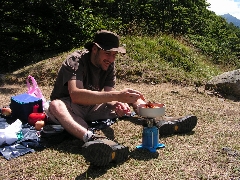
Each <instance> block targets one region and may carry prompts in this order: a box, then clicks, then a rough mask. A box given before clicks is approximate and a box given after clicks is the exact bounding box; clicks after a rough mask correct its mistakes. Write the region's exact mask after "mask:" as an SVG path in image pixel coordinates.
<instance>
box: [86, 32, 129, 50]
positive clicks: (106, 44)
mask: <svg viewBox="0 0 240 180" xmlns="http://www.w3.org/2000/svg"><path fill="white" fill-rule="evenodd" d="M119 39H120V37H119V36H118V35H117V34H115V33H113V32H111V31H107V30H101V31H97V32H96V34H95V37H94V40H93V42H88V43H87V44H85V48H86V49H88V50H90V49H91V48H92V46H93V45H94V44H95V45H97V46H98V47H99V48H100V49H102V50H105V51H116V52H119V53H126V49H125V48H124V47H120V46H119Z"/></svg>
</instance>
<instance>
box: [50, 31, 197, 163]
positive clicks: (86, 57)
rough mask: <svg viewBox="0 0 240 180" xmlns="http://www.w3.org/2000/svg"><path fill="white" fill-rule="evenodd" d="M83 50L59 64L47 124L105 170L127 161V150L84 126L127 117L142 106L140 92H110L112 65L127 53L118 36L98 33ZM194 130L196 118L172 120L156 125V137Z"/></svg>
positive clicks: (112, 80)
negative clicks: (57, 128)
mask: <svg viewBox="0 0 240 180" xmlns="http://www.w3.org/2000/svg"><path fill="white" fill-rule="evenodd" d="M85 48H86V49H83V50H81V51H75V52H73V53H72V54H70V55H69V56H68V57H67V58H66V60H65V61H64V62H63V63H62V66H61V68H60V70H59V73H58V76H57V79H56V82H55V85H54V89H53V91H52V94H51V103H50V106H49V114H48V115H49V117H50V119H51V120H52V121H53V122H55V123H58V124H61V125H62V126H63V127H64V128H65V130H66V131H68V132H69V133H70V134H72V135H74V136H75V137H77V138H79V139H81V140H83V141H84V142H85V144H84V146H83V148H84V149H83V156H84V157H85V158H86V160H87V161H90V162H91V163H92V164H94V165H98V166H105V165H107V164H108V163H109V162H111V161H115V162H121V161H124V160H125V159H126V158H127V157H128V148H127V147H124V146H123V145H119V144H117V143H116V142H114V141H111V140H108V139H106V138H102V137H101V138H99V137H98V136H97V135H96V134H94V133H93V132H92V131H90V130H89V127H88V123H87V122H88V121H96V120H99V119H112V118H116V117H122V116H126V115H130V114H131V111H130V106H132V107H133V109H134V111H135V112H136V113H137V106H138V105H139V104H145V103H146V102H145V99H144V96H143V94H142V93H141V92H139V91H137V90H134V89H131V88H126V89H123V90H121V91H116V90H114V86H115V81H116V76H115V66H114V61H115V58H116V55H117V53H126V50H125V48H123V47H120V46H119V36H118V35H117V34H115V33H113V32H110V31H106V30H101V31H98V32H97V33H96V34H95V38H94V40H93V41H92V42H89V43H87V44H86V45H85ZM196 124H197V118H196V116H185V117H181V118H170V119H169V121H168V120H167V121H160V122H159V123H158V124H157V126H158V127H159V133H160V134H164V135H167V134H173V133H186V132H189V131H191V130H192V129H193V128H194V127H195V126H196Z"/></svg>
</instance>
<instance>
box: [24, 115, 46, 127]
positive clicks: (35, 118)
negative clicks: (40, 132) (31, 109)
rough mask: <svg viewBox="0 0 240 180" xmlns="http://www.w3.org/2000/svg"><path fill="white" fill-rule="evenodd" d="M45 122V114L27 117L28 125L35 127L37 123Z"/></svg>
mask: <svg viewBox="0 0 240 180" xmlns="http://www.w3.org/2000/svg"><path fill="white" fill-rule="evenodd" d="M40 120H42V121H45V120H46V114H45V113H31V114H30V115H29V116H28V124H30V125H32V126H35V123H36V122H37V121H40Z"/></svg>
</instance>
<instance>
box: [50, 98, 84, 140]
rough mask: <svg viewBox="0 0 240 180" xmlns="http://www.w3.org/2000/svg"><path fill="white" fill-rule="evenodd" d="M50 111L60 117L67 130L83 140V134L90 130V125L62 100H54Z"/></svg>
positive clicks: (57, 117) (60, 121) (59, 119)
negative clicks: (71, 110) (70, 109)
mask: <svg viewBox="0 0 240 180" xmlns="http://www.w3.org/2000/svg"><path fill="white" fill-rule="evenodd" d="M49 111H50V112H51V114H52V115H53V116H54V117H55V118H56V119H58V121H59V123H60V124H61V125H62V126H63V128H64V129H66V131H68V132H69V133H70V134H72V135H74V136H75V137H77V138H79V139H81V140H83V136H84V135H85V134H86V133H87V131H88V130H87V128H88V125H87V123H86V122H85V121H84V120H83V119H82V118H81V117H79V116H77V115H75V114H74V113H72V112H69V111H68V109H67V107H66V105H65V104H64V103H63V102H62V101H61V100H54V101H52V102H51V103H50V106H49Z"/></svg>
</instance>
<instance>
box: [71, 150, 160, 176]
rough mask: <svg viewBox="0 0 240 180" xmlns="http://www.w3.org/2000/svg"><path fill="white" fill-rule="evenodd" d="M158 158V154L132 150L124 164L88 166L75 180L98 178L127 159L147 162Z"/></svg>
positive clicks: (112, 163)
mask: <svg viewBox="0 0 240 180" xmlns="http://www.w3.org/2000/svg"><path fill="white" fill-rule="evenodd" d="M158 156H159V153H158V152H149V151H148V150H145V149H134V150H133V151H131V152H130V153H129V158H128V159H127V160H126V161H125V162H122V163H118V164H116V163H114V162H111V163H109V165H108V166H104V167H99V166H94V165H91V164H90V166H89V167H88V169H87V170H86V171H85V172H84V173H82V174H80V175H79V176H77V177H76V178H75V180H82V179H95V178H98V177H100V176H102V175H103V174H105V173H107V171H108V169H111V168H116V167H118V166H121V165H122V164H124V163H126V162H127V161H128V160H129V159H136V160H139V161H148V160H151V159H157V158H158Z"/></svg>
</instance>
